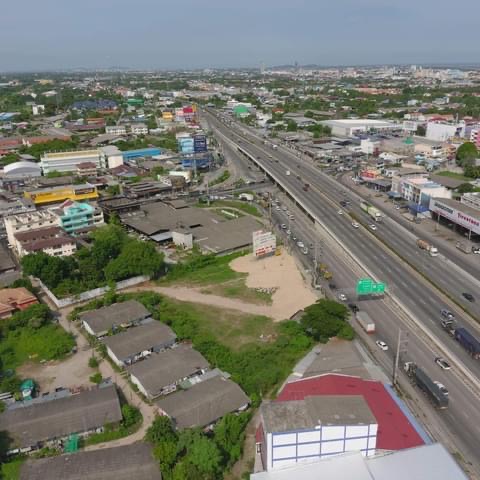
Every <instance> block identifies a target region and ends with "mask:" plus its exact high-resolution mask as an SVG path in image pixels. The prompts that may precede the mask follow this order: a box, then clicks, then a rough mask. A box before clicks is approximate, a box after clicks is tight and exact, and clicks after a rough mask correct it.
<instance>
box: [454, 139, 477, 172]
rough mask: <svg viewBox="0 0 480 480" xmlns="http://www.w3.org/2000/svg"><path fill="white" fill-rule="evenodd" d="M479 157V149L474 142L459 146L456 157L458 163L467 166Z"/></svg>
mask: <svg viewBox="0 0 480 480" xmlns="http://www.w3.org/2000/svg"><path fill="white" fill-rule="evenodd" d="M477 157H478V150H477V147H476V146H475V144H474V143H472V142H465V143H463V144H462V145H460V147H458V150H457V154H456V159H457V165H460V166H461V167H465V166H467V165H471V164H472V163H473V162H474V161H475V160H476V158H477Z"/></svg>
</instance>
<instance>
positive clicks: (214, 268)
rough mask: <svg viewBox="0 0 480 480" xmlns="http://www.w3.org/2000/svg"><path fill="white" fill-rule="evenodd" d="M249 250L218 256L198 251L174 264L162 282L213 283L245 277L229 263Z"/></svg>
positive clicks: (163, 283)
mask: <svg viewBox="0 0 480 480" xmlns="http://www.w3.org/2000/svg"><path fill="white" fill-rule="evenodd" d="M246 253H247V252H246V251H244V252H236V253H232V254H230V255H224V256H221V257H217V256H216V255H213V254H212V255H202V254H200V253H198V252H193V253H192V254H190V255H189V256H188V257H187V258H186V259H185V261H184V262H182V263H181V264H177V265H174V266H173V267H172V268H171V270H170V271H169V272H168V274H167V275H166V276H165V277H164V278H162V279H161V280H160V282H159V283H160V284H162V285H165V284H171V283H183V284H185V285H212V284H218V283H223V282H228V281H231V280H237V279H239V278H245V277H246V274H245V273H240V272H235V271H234V270H232V269H231V268H230V266H229V263H230V262H231V261H232V260H235V258H238V257H241V256H243V255H245V254H246Z"/></svg>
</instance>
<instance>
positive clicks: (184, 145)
mask: <svg viewBox="0 0 480 480" xmlns="http://www.w3.org/2000/svg"><path fill="white" fill-rule="evenodd" d="M178 144H179V146H180V151H181V152H182V153H194V143H193V138H181V139H180V140H179V141H178Z"/></svg>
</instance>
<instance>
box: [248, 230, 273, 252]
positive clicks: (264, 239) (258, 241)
mask: <svg viewBox="0 0 480 480" xmlns="http://www.w3.org/2000/svg"><path fill="white" fill-rule="evenodd" d="M252 237H253V255H254V256H255V257H256V258H259V257H264V256H265V255H270V254H272V253H275V250H276V248H277V238H276V237H275V235H274V234H273V233H272V232H264V231H263V230H258V231H256V232H253V233H252Z"/></svg>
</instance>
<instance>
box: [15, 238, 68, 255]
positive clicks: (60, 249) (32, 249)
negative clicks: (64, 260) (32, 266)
mask: <svg viewBox="0 0 480 480" xmlns="http://www.w3.org/2000/svg"><path fill="white" fill-rule="evenodd" d="M18 245H19V248H18V255H19V257H23V256H24V255H27V254H29V253H38V252H43V253H46V254H47V255H50V256H51V257H69V256H70V255H73V254H74V253H75V252H76V251H77V244H76V243H75V240H74V239H73V238H72V237H69V236H68V235H65V236H58V237H52V238H46V239H42V240H34V241H31V242H28V243H22V244H20V243H19V244H18Z"/></svg>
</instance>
